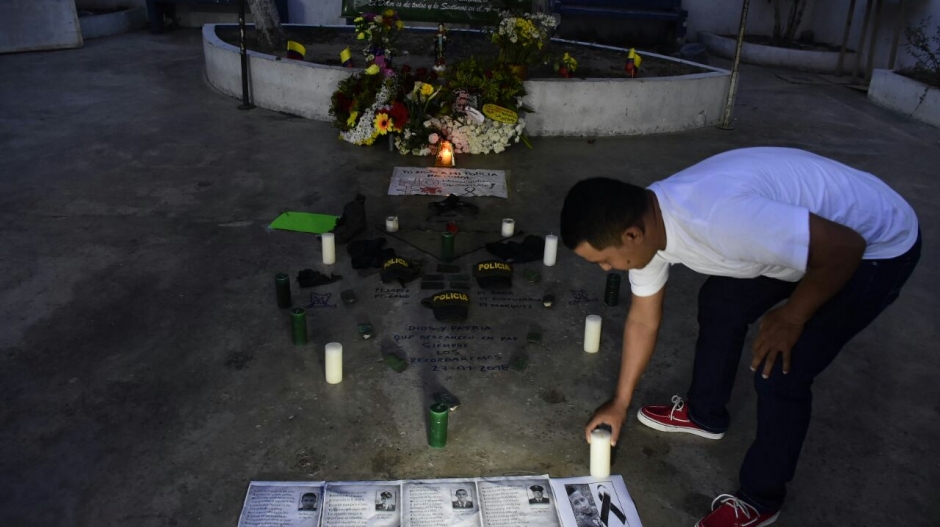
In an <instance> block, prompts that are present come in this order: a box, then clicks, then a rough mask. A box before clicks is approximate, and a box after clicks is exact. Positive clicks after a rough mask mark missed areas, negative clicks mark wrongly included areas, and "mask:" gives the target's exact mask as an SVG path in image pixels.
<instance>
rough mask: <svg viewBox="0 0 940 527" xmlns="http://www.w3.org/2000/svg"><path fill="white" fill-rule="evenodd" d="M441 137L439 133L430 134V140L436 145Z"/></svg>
mask: <svg viewBox="0 0 940 527" xmlns="http://www.w3.org/2000/svg"><path fill="white" fill-rule="evenodd" d="M439 139H440V137H438V135H437V134H431V135H429V136H428V142H429V143H431V144H432V145H436V144H437V141H438V140H439Z"/></svg>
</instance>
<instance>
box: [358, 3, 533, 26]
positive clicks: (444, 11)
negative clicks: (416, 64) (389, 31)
mask: <svg viewBox="0 0 940 527" xmlns="http://www.w3.org/2000/svg"><path fill="white" fill-rule="evenodd" d="M385 9H394V10H396V11H398V14H399V16H400V17H401V19H402V20H403V21H404V22H405V24H406V25H407V24H408V22H410V21H415V22H446V23H451V24H471V25H495V24H496V23H497V21H498V19H499V13H500V12H501V11H526V12H530V11H531V10H532V1H531V0H343V13H342V15H341V16H344V17H355V16H358V15H359V14H360V13H369V12H372V13H378V12H380V11H384V10H385Z"/></svg>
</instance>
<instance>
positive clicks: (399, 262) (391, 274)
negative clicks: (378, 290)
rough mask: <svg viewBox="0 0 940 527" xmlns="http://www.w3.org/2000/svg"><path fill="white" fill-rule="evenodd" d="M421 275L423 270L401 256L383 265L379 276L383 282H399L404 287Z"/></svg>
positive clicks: (394, 257)
mask: <svg viewBox="0 0 940 527" xmlns="http://www.w3.org/2000/svg"><path fill="white" fill-rule="evenodd" d="M420 275H421V270H420V269H418V268H417V267H415V266H414V265H412V264H411V263H410V262H409V261H408V260H405V259H404V258H402V257H400V256H393V257H392V258H389V259H388V260H386V261H385V262H383V263H382V270H381V271H379V276H380V277H381V278H382V282H384V283H388V282H399V283H400V284H402V286H404V285H405V284H407V283H408V282H410V281H412V280H414V279H415V278H417V277H418V276H420Z"/></svg>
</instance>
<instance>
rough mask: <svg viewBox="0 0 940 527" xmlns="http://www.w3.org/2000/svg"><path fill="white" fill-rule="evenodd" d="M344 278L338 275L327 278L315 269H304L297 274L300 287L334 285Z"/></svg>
mask: <svg viewBox="0 0 940 527" xmlns="http://www.w3.org/2000/svg"><path fill="white" fill-rule="evenodd" d="M342 278H343V277H342V276H340V275H338V274H332V273H331V274H330V276H326V275H325V274H323V273H320V272H317V271H314V270H313V269H304V270H303V271H300V272H299V273H297V284H298V285H299V286H300V287H316V286H318V285H326V284H332V283H333V282H336V281H337V280H341V279H342Z"/></svg>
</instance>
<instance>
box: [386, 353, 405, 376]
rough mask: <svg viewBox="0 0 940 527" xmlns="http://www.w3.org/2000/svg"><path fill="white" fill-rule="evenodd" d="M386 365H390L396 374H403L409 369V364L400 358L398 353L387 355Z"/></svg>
mask: <svg viewBox="0 0 940 527" xmlns="http://www.w3.org/2000/svg"><path fill="white" fill-rule="evenodd" d="M383 358H384V359H385V364H388V367H389V368H391V369H393V370H395V373H401V372H403V371H405V369H406V368H408V362H407V361H405V359H403V358H401V357H399V356H398V354H397V353H386V354H385V357H383Z"/></svg>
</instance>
